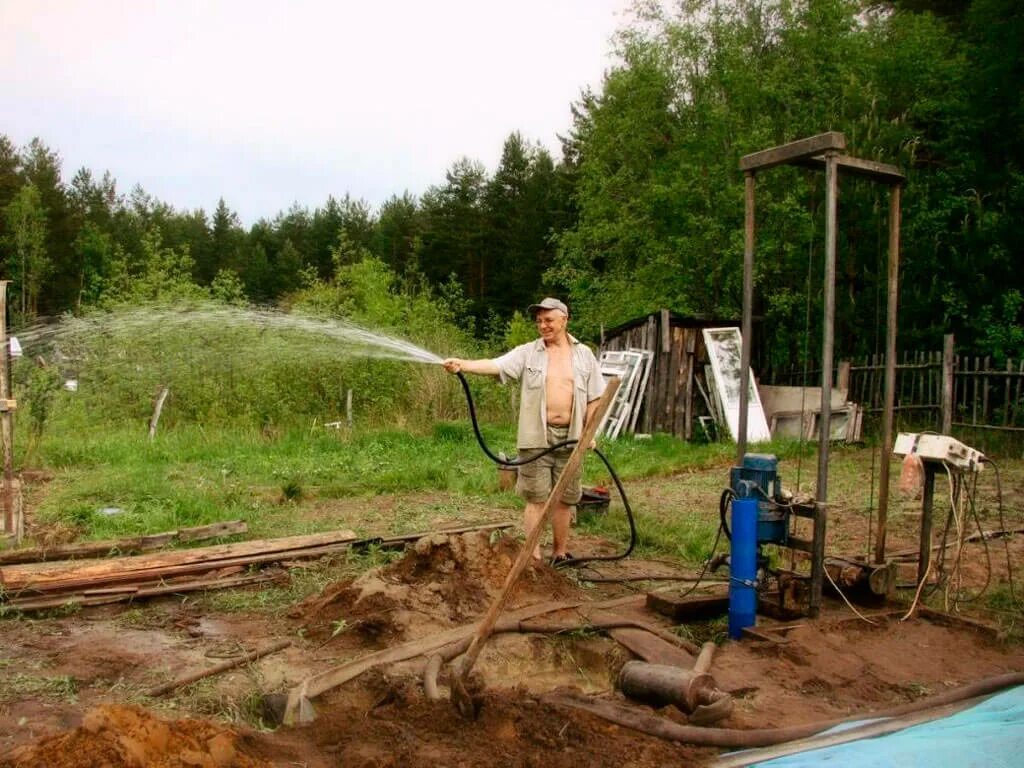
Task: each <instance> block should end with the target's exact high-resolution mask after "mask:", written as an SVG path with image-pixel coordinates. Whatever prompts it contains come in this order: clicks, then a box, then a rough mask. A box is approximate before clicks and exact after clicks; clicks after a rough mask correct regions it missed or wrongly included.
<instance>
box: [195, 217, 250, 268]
mask: <svg viewBox="0 0 1024 768" xmlns="http://www.w3.org/2000/svg"><path fill="white" fill-rule="evenodd" d="M210 229H211V232H210V239H211V243H210V251H211V258H210V259H209V261H208V262H207V263H206V264H205V265H204V267H203V269H202V271H201V272H200V281H201V282H202V283H203V284H207V283H209V282H211V281H212V280H213V278H214V275H216V274H217V273H218V272H220V271H221V270H224V269H230V270H232V271H234V272H235V273H236V274H240V273H241V272H242V271H243V264H242V256H241V249H242V241H243V239H244V237H245V232H244V231H243V230H242V226H241V224H240V223H239V221H238V214H237V213H235V212H234V211H232V210H231V209H230V208H228V206H227V203H225V202H224V198H223V197H222V198H220V200H218V201H217V209H216V210H215V211H214V212H213V224H212V226H211V228H210Z"/></svg>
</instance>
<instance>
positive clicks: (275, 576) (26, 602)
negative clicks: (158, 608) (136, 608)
mask: <svg viewBox="0 0 1024 768" xmlns="http://www.w3.org/2000/svg"><path fill="white" fill-rule="evenodd" d="M286 575H287V574H286V573H285V572H283V571H279V572H277V573H255V574H248V575H245V576H233V577H228V578H217V579H208V578H198V579H190V580H188V581H179V582H176V583H174V584H153V585H151V586H144V585H143V586H138V587H136V588H134V589H132V590H129V591H124V592H114V591H106V592H104V593H102V594H92V593H75V594H61V595H49V596H46V597H31V598H20V599H16V600H11V601H9V602H7V603H3V606H4V608H5V609H14V610H18V611H40V610H48V609H52V608H65V607H73V606H79V607H83V608H85V607H90V606H95V605H108V604H110V603H123V602H130V601H132V600H136V599H142V598H147V597H159V596H162V595H173V594H178V593H185V592H196V591H200V590H206V589H228V588H230V587H242V586H248V585H251V584H262V583H264V582H269V581H278V580H280V579H281V578H283V577H285V576H286Z"/></svg>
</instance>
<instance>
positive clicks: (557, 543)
mask: <svg viewBox="0 0 1024 768" xmlns="http://www.w3.org/2000/svg"><path fill="white" fill-rule="evenodd" d="M571 522H572V507H570V506H569V505H568V504H565V503H563V502H561V501H559V502H557V503H556V504H555V508H554V509H553V510H552V511H551V533H552V537H553V538H554V546H553V547H552V552H551V556H552V557H553V558H555V557H562V556H563V555H565V554H567V553H568V548H569V526H570V524H571Z"/></svg>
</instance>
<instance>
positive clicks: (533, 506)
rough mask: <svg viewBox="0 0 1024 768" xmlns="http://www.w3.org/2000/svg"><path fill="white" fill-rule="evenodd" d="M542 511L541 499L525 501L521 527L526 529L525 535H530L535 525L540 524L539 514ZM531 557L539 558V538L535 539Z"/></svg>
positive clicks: (542, 503)
mask: <svg viewBox="0 0 1024 768" xmlns="http://www.w3.org/2000/svg"><path fill="white" fill-rule="evenodd" d="M543 512H544V502H543V501H539V502H538V501H528V502H526V511H525V513H524V515H523V529H524V530H525V531H526V535H527V536H529V535H530V531H532V530H533V529H534V528H535V527H537V525H539V524H540V518H541V515H542V514H543ZM533 559H534V560H540V559H541V556H540V539H537V546H536V547H534V549H533Z"/></svg>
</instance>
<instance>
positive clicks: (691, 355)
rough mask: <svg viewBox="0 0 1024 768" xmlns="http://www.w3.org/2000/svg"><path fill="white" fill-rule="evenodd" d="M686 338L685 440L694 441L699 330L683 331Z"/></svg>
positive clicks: (685, 329) (686, 329)
mask: <svg viewBox="0 0 1024 768" xmlns="http://www.w3.org/2000/svg"><path fill="white" fill-rule="evenodd" d="M683 331H684V334H685V337H686V381H685V388H686V392H685V394H684V395H683V396H684V397H685V398H686V399H685V401H684V402H685V404H686V406H685V407H686V410H685V412H684V414H683V421H684V423H685V431H684V435H683V438H684V439H685V440H687V441H689V440H692V439H693V369H694V366H695V365H696V362H697V330H696V329H695V328H684V329H683Z"/></svg>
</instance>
